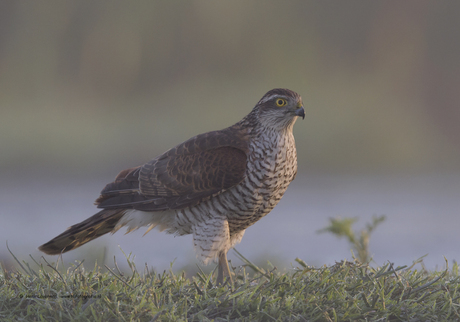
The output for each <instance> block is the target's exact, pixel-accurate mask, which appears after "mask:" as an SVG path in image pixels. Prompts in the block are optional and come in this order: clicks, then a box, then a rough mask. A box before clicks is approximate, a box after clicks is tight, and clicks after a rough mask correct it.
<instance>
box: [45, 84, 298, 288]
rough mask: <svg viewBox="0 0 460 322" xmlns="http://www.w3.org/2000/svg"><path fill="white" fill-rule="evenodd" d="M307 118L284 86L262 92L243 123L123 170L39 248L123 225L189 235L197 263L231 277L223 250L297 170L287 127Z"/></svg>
mask: <svg viewBox="0 0 460 322" xmlns="http://www.w3.org/2000/svg"><path fill="white" fill-rule="evenodd" d="M298 117H302V118H304V117H305V111H304V108H303V105H302V99H301V97H300V96H299V95H298V94H297V93H295V92H293V91H291V90H288V89H273V90H271V91H269V92H268V93H266V94H265V95H264V96H263V97H262V98H261V99H260V101H259V102H258V103H257V104H256V106H255V107H254V108H253V109H252V111H251V112H250V113H249V114H248V115H246V116H245V117H244V118H243V119H242V120H241V121H239V122H238V123H236V124H235V125H232V126H230V127H228V128H225V129H223V130H220V131H213V132H208V133H204V134H200V135H197V136H195V137H193V138H191V139H189V140H187V141H185V142H183V143H181V144H179V145H177V146H176V147H174V148H172V149H170V150H168V151H166V152H165V153H163V154H162V155H160V156H158V157H156V158H155V159H153V160H151V161H150V162H147V163H146V164H144V165H141V166H138V167H135V168H131V169H127V170H124V171H121V172H120V173H119V174H118V176H117V177H116V178H115V181H113V182H112V183H109V184H107V185H106V186H105V188H104V189H103V190H102V191H101V195H100V196H99V198H98V199H97V200H96V202H95V203H96V205H97V207H98V208H101V209H102V210H101V211H99V212H98V213H97V214H95V215H93V216H92V217H90V218H88V219H86V220H85V221H83V222H81V223H79V224H76V225H73V226H71V227H69V228H68V229H67V230H66V231H64V232H63V233H62V234H60V235H59V236H57V237H55V238H54V239H52V240H50V241H49V242H47V243H46V244H43V245H42V246H40V247H39V249H40V250H41V251H43V252H44V253H46V254H50V255H57V254H61V253H64V252H67V251H69V250H72V249H74V248H77V247H79V246H81V245H83V244H85V243H87V242H89V241H91V240H93V239H95V238H97V237H99V236H102V235H104V234H106V233H109V232H110V233H114V232H116V231H117V230H118V229H120V228H121V227H123V226H127V229H128V232H130V231H132V230H135V229H138V228H139V227H142V226H147V227H148V229H147V232H148V231H150V230H151V229H152V228H154V227H158V228H159V230H160V231H163V230H166V232H168V233H170V234H176V235H186V234H193V242H194V245H195V251H196V254H197V257H198V259H199V260H201V261H202V262H203V263H204V264H207V263H208V262H209V261H210V260H213V259H218V260H219V269H218V277H217V281H218V283H219V284H222V283H223V281H224V276H227V277H228V278H229V279H230V282H231V275H230V270H229V267H228V262H227V252H228V250H229V249H230V248H232V247H234V246H235V245H236V244H237V243H239V242H240V241H241V238H242V237H243V234H244V232H245V230H246V228H248V227H249V226H251V225H252V224H254V223H255V222H256V221H258V220H259V219H261V218H262V217H263V216H265V215H266V214H268V213H269V212H270V211H271V210H272V209H273V208H274V207H275V206H276V204H277V203H278V202H279V201H280V199H281V197H282V196H283V194H284V192H285V191H286V189H287V187H288V185H289V183H290V182H291V181H292V180H293V179H294V177H295V176H296V173H297V153H296V147H295V142H294V136H293V133H292V128H293V126H294V123H295V121H296V120H297V118H298Z"/></svg>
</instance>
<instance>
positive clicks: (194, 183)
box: [96, 127, 247, 211]
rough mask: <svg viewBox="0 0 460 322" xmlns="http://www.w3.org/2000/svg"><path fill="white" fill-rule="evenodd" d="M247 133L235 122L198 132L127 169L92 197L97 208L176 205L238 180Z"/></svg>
mask: <svg viewBox="0 0 460 322" xmlns="http://www.w3.org/2000/svg"><path fill="white" fill-rule="evenodd" d="M246 154H247V139H246V135H245V134H244V132H243V131H242V130H239V129H236V128H234V127H232V128H228V129H225V130H222V131H214V132H209V133H205V134H201V135H198V136H195V137H193V138H191V139H190V140H188V141H185V142H184V143H182V144H180V145H178V146H176V147H174V148H172V149H171V150H169V151H167V152H165V153H164V154H162V155H161V156H159V157H157V158H155V159H153V160H152V161H150V162H148V163H146V164H144V165H142V166H140V167H137V168H132V169H127V170H124V171H122V172H120V174H119V175H118V176H117V178H116V179H115V181H114V182H112V183H110V184H108V185H107V186H106V187H105V188H104V190H102V192H101V196H100V197H99V198H98V199H97V200H96V203H97V204H98V207H99V208H105V209H113V208H132V209H137V210H144V211H159V210H166V209H181V208H185V207H189V206H192V205H196V204H198V203H199V202H200V201H202V200H204V199H207V198H210V197H211V196H213V195H217V194H219V193H221V192H222V191H224V190H226V189H228V188H230V187H232V186H234V185H236V184H238V183H239V182H241V181H242V180H243V178H244V175H245V171H246Z"/></svg>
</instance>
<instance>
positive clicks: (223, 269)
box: [217, 252, 233, 285]
mask: <svg viewBox="0 0 460 322" xmlns="http://www.w3.org/2000/svg"><path fill="white" fill-rule="evenodd" d="M224 276H227V277H228V279H229V281H230V285H232V284H233V281H232V275H230V268H229V267H228V261H227V252H221V253H220V254H219V270H218V273H217V285H223V284H224Z"/></svg>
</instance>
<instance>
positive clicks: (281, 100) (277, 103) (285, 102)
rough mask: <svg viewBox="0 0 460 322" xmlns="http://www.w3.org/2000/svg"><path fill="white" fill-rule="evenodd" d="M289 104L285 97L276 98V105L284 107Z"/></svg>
mask: <svg viewBox="0 0 460 322" xmlns="http://www.w3.org/2000/svg"><path fill="white" fill-rule="evenodd" d="M286 104H287V101H286V100H285V99H282V98H278V99H277V100H276V106H278V107H283V106H285V105H286Z"/></svg>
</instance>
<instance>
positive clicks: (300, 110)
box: [294, 106, 305, 120]
mask: <svg viewBox="0 0 460 322" xmlns="http://www.w3.org/2000/svg"><path fill="white" fill-rule="evenodd" d="M294 113H295V115H297V116H302V120H303V119H305V110H304V108H303V106H301V107H300V108H298V109H296V110H295V112H294Z"/></svg>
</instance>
